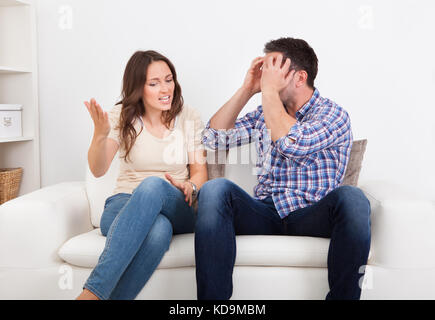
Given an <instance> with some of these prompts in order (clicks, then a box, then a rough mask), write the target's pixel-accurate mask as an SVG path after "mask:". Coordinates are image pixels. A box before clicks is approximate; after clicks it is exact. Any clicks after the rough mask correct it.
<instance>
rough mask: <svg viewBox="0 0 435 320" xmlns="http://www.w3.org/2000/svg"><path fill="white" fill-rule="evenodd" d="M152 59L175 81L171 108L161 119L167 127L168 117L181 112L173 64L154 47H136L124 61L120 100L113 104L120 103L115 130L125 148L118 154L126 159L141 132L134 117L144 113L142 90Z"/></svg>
mask: <svg viewBox="0 0 435 320" xmlns="http://www.w3.org/2000/svg"><path fill="white" fill-rule="evenodd" d="M155 61H164V62H166V64H167V65H168V67H169V69H170V70H171V72H172V77H173V80H174V84H175V89H174V96H173V99H172V105H171V109H169V110H167V111H163V112H162V122H163V123H164V125H165V126H166V127H167V128H168V129H169V127H170V125H171V121H172V120H173V119H175V117H176V116H177V115H178V114H179V113H180V112H181V110H182V108H183V104H184V101H183V96H182V94H181V87H180V84H179V83H178V81H177V73H176V72H175V67H174V65H173V64H172V62H171V61H169V59H168V58H166V57H165V56H163V55H161V54H160V53H158V52H156V51H152V50H149V51H137V52H136V53H135V54H133V56H132V57H131V58H130V60H129V61H128V63H127V66H126V67H125V72H124V78H123V86H122V94H121V98H122V99H121V101H120V102H118V103H117V105H119V104H122V109H121V115H120V118H119V126H118V128H119V132H120V142H121V149H123V150H125V154H124V155H123V156H122V157H123V158H124V159H125V160H126V161H129V158H128V156H129V154H130V151H131V148H132V147H133V145H134V143H135V141H136V138H137V136H138V135H139V134H140V133H141V132H142V130H143V127H142V129H141V130H140V132H139V133H137V132H136V130H135V128H134V125H133V124H134V121H135V120H136V119H137V118H141V117H142V116H143V115H144V114H145V106H144V103H143V92H144V86H145V82H146V80H147V79H146V75H147V70H148V66H149V65H150V64H151V63H152V62H155Z"/></svg>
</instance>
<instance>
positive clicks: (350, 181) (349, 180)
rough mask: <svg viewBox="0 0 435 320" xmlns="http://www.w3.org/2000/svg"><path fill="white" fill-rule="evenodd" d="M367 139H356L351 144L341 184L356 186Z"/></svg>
mask: <svg viewBox="0 0 435 320" xmlns="http://www.w3.org/2000/svg"><path fill="white" fill-rule="evenodd" d="M366 147H367V140H356V141H354V142H353V144H352V149H351V151H350V157H349V163H348V164H347V167H346V172H345V173H344V178H343V182H342V183H341V185H342V186H346V185H348V186H354V187H356V186H358V179H359V174H360V172H361V167H362V161H363V158H364V153H365V152H366Z"/></svg>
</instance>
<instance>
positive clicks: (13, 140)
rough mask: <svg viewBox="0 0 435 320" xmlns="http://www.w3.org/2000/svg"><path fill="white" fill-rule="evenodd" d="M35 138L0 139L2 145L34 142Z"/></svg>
mask: <svg viewBox="0 0 435 320" xmlns="http://www.w3.org/2000/svg"><path fill="white" fill-rule="evenodd" d="M34 139H35V138H34V137H15V138H0V143H8V142H20V141H32V140H34Z"/></svg>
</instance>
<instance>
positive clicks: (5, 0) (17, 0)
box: [0, 0, 29, 7]
mask: <svg viewBox="0 0 435 320" xmlns="http://www.w3.org/2000/svg"><path fill="white" fill-rule="evenodd" d="M27 5H29V3H28V2H27V1H24V0H0V7H10V6H27Z"/></svg>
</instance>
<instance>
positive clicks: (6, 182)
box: [0, 168, 23, 205]
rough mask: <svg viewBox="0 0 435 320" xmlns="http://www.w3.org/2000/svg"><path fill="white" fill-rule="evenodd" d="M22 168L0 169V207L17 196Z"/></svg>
mask: <svg viewBox="0 0 435 320" xmlns="http://www.w3.org/2000/svg"><path fill="white" fill-rule="evenodd" d="M22 175H23V168H14V169H0V205H1V204H3V203H5V202H6V201H9V200H12V199H14V198H16V197H17V196H18V190H19V189H20V183H21V177H22Z"/></svg>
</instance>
